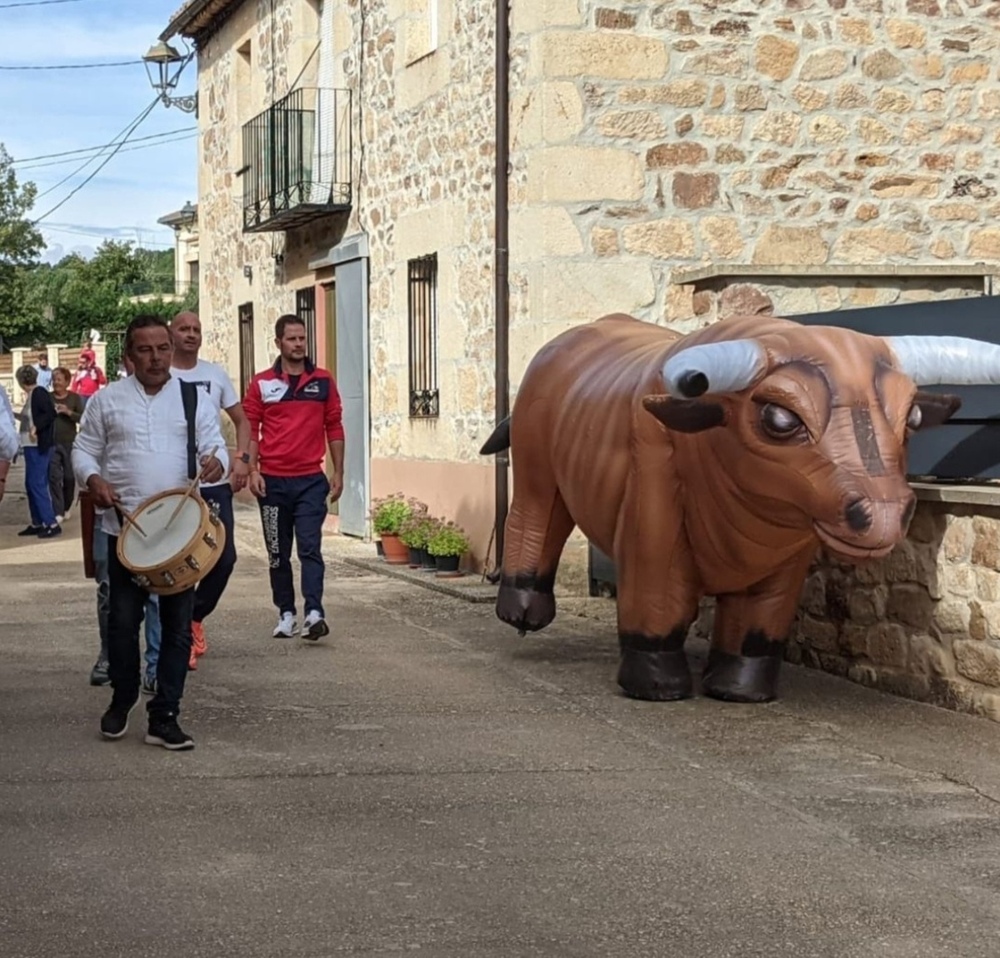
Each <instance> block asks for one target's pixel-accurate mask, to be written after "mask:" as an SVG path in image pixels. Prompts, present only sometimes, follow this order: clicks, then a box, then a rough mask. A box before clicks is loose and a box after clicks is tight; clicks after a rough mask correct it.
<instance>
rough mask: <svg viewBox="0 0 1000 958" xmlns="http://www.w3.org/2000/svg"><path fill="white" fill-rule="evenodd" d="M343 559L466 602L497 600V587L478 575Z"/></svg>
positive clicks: (359, 567)
mask: <svg viewBox="0 0 1000 958" xmlns="http://www.w3.org/2000/svg"><path fill="white" fill-rule="evenodd" d="M342 561H343V562H344V563H346V564H347V565H350V566H354V567H355V568H356V569H367V570H368V571H369V572H374V573H376V574H377V575H385V576H389V577H390V578H393V579H401V580H403V581H404V582H412V583H413V584H414V585H419V586H421V587H423V588H425V589H430V590H431V591H432V592H442V593H444V594H445V595H450V596H453V597H454V598H456V599H464V600H465V601H466V602H482V603H486V602H496V598H497V587H496V586H495V585H491V584H490V583H488V582H482V581H481V580H480V577H479V576H478V575H471V574H466V575H465V576H464V577H463V578H461V579H439V578H438V577H437V576H436V575H434V574H433V573H432V572H421V571H419V570H415V569H411V568H410V567H409V566H400V565H389V563H387V562H384V561H383V560H382V559H377V558H376V559H361V558H357V557H356V556H343V557H342Z"/></svg>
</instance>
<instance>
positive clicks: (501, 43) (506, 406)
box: [489, 0, 510, 581]
mask: <svg viewBox="0 0 1000 958" xmlns="http://www.w3.org/2000/svg"><path fill="white" fill-rule="evenodd" d="M496 15H497V22H496V31H495V34H496V89H497V93H496V172H495V176H494V179H495V182H496V188H495V200H496V209H495V211H494V217H495V222H494V240H493V242H494V290H493V292H494V329H495V333H496V347H495V350H494V353H495V359H496V371H495V380H496V381H495V393H496V425H498V426H499V425H500V423H501V422H503V420H504V419H506V418H507V416H508V415H509V414H510V379H509V365H510V364H509V355H510V351H509V344H510V282H509V279H508V271H507V269H508V261H509V257H508V252H509V250H508V240H509V236H510V229H509V227H510V215H509V214H510V211H509V209H508V190H507V176H508V168H509V166H510V120H509V117H510V0H497V8H496ZM509 462H510V455H509V451H508V450H506V449H505V450H503V452H500V453H498V454H497V456H496V461H495V467H494V468H495V469H496V478H495V489H496V520H495V525H494V533H493V534H494V542H495V543H496V548H495V549H494V555H495V556H496V569H495V571H494V573H493V574H492V575H491V576H490V577H489V578H490V579H491V580H492V581H497V580H499V578H500V568H501V564H502V562H503V545H504V526H505V524H506V522H507V497H508V487H507V481H508V478H507V477H508V472H507V469H508V464H509Z"/></svg>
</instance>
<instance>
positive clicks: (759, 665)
mask: <svg viewBox="0 0 1000 958" xmlns="http://www.w3.org/2000/svg"><path fill="white" fill-rule="evenodd" d="M780 671H781V656H780V655H759V656H751V655H732V654H731V653H729V652H723V651H721V650H720V649H711V650H710V651H709V653H708V663H707V664H706V666H705V672H704V674H703V675H702V679H701V690H702V692H704V693H705V695H707V696H709V697H710V698H713V699H722V700H723V701H724V702H770V701H771V700H772V699H774V698H775V697H776V696H777V694H778V673H779V672H780Z"/></svg>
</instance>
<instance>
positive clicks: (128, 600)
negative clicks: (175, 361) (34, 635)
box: [73, 316, 229, 750]
mask: <svg viewBox="0 0 1000 958" xmlns="http://www.w3.org/2000/svg"><path fill="white" fill-rule="evenodd" d="M125 352H126V354H127V355H128V358H129V359H130V360H131V362H132V364H133V366H134V369H135V374H134V375H133V376H130V377H129V378H128V379H123V380H119V381H118V382H114V383H111V384H110V385H108V386H107V387H106V388H104V389H102V390H100V391H99V392H97V393H96V394H95V395H94V396H93V397H92V398H91V400H90V402H88V403H87V408H86V411H85V412H84V414H83V421H82V423H81V427H80V434H79V436H78V437H77V440H76V445H75V446H74V447H73V468H74V471H75V473H76V478H77V481H78V482H79V484H80V486H81V487H84V488H86V489H88V490H89V491H90V493H91V495H92V496H93V498H94V500H95V503H96V505H97V506H99V507H104V508H105V509H106V511H105V513H104V515H103V517H102V519H101V522H102V525H103V528H104V530H105V531H106V532H107V533H108V535H109V537H110V538H109V542H108V579H109V586H110V596H109V598H110V603H109V604H110V610H109V612H110V614H109V621H108V666H109V668H108V671H109V674H110V676H111V686H112V688H113V689H114V692H113V695H112V698H111V704H110V706H109V707H108V709H107V711H106V712H105V713H104V715H103V716H102V717H101V734H102V735H103V736H104V737H105V738H109V739H119V738H121V737H122V736H123V735H124V734H125V732H126V731H127V729H128V718H129V713H130V712H131V711H132V709H133V708H134V707H135V704H136V702H137V701H138V699H139V685H140V674H139V623H140V621H141V619H142V611H143V606H144V604H145V602H146V597H147V593H146V591H145V590H144V589H142V588H140V586H139V585H138V584H137V583H136V582H135V581H134V580H133V577H132V573H131V572H130V571H129V570H128V569H127V568H126V567H125V566H124V565H123V564H122V562H121V560H120V559H119V558H118V552H117V545H118V536H119V535H120V533H121V531H122V526H121V523H122V521H124V520H123V516H124V514H126V513H130V514H131V513H134V512H135V511H136V510H137V509H138V508H139V507H140V506H141V505H142V503H143V502H144V501H145V500H147V499H149V498H150V497H152V496H155V495H156V494H158V493H161V492H165V491H166V490H168V489H177V488H180V489H183V488H185V487H186V486H187V485H188V475H189V472H190V469H189V456H188V452H189V443H188V435H189V432H188V420H187V417H186V415H185V408H184V400H183V396H182V391H181V383H180V380H179V379H177V378H175V377H173V376H171V374H170V363H171V359H172V357H173V342H172V340H171V336H170V329H169V327H168V326H167V323H166V322H165V320H163V319H162V318H161V317H159V316H136V317H135V319H133V320H132V322H131V323H129V326H128V329H127V330H126V332H125ZM196 395H197V404H196V407H195V416H194V424H193V425H194V437H195V447H196V455H197V457H198V461H199V462H200V463H201V478H202V480H203V481H205V482H217V481H218V480H220V479H221V478H222V477H223V476H224V475H225V474H226V471H227V468H228V465H229V456H228V455H227V453H226V451H225V442H224V440H223V438H222V432H221V430H220V428H219V417H218V415H217V414H216V411H215V409H214V408H213V406H212V404H211V403H210V402H208V401H207V397H204V396H203V395H202V394H200V392H198V391H196ZM213 449H214V450H215V453H214V455H212V456H209V455H207V454H206V452H207V451H208V450H213ZM139 522H140V524H141V520H139ZM193 610H194V589H193V588H188V589H185V590H184V591H182V592H178V593H176V594H174V595H161V596H160V622H161V627H162V637H161V646H160V657H159V664H158V667H157V675H156V680H157V690H156V694H155V695H154V696H153V698H152V699H151V700H150V701H149V703H148V705H147V706H146V708H147V711H148V719H149V725H148V732H147V735H146V742H147V744H150V745H160V746H162V747H163V748H167V749H171V750H181V749H191V748H194V741H193V739H192V738H191V736H189V735H187V734H185V733H184V732H183V731H182V730H181V728H180V726H179V725H178V724H177V716H178V713H179V712H180V702H181V697H182V696H183V694H184V680H185V678H186V677H187V671H188V659H189V657H190V654H191V616H192V613H193Z"/></svg>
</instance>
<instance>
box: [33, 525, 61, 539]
mask: <svg viewBox="0 0 1000 958" xmlns="http://www.w3.org/2000/svg"><path fill="white" fill-rule="evenodd" d="M61 535H62V526H42V528H41V529H39V530H38V538H39V539H54V538H55V537H56V536H61Z"/></svg>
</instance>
